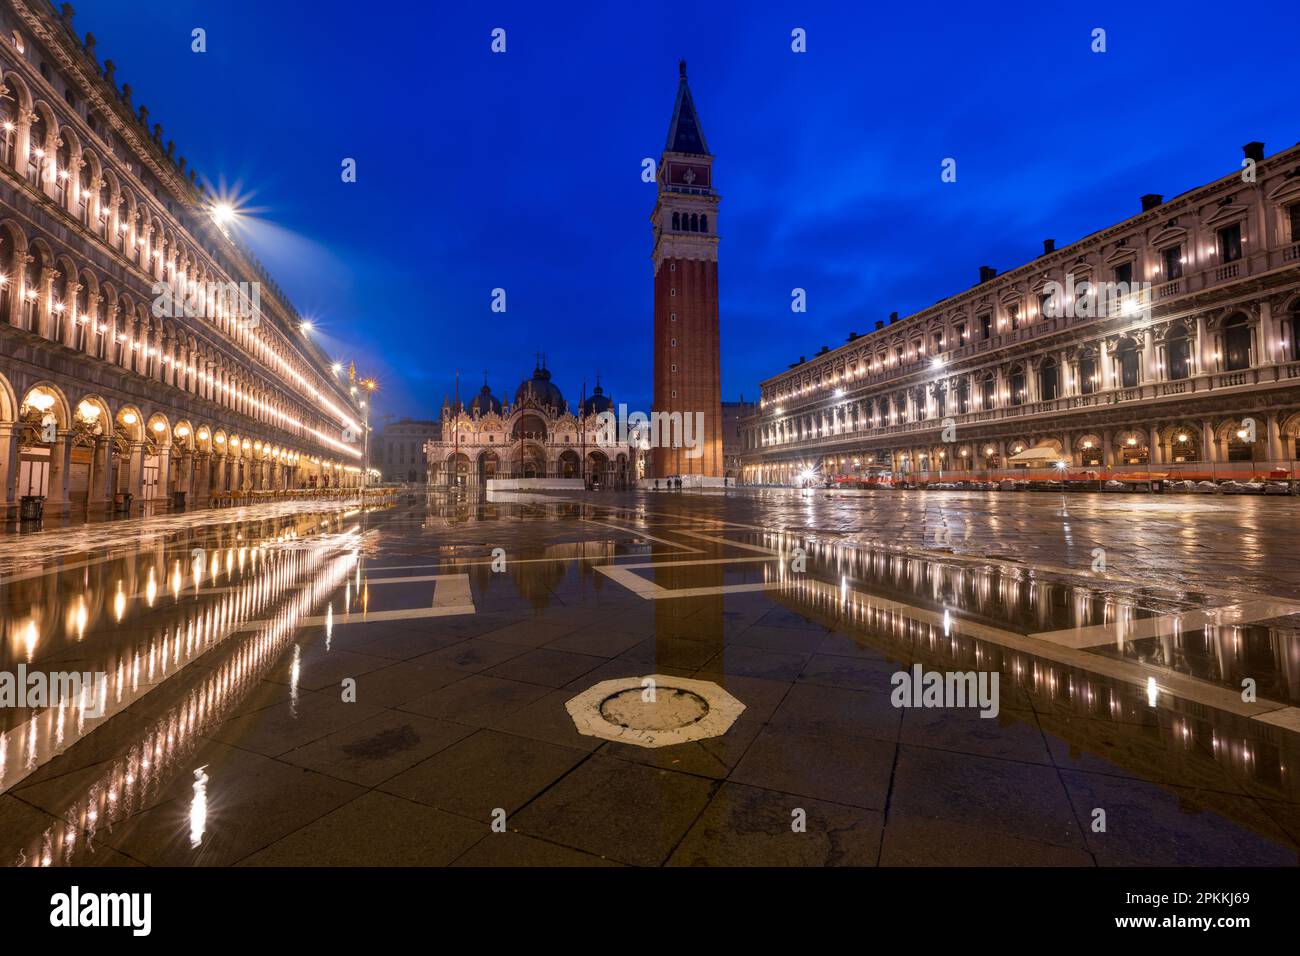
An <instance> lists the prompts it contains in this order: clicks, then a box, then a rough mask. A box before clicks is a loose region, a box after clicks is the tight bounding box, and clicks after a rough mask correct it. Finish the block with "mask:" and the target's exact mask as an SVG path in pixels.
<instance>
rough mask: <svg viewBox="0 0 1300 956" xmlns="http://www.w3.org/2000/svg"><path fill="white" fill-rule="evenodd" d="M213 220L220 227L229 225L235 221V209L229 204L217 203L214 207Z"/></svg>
mask: <svg viewBox="0 0 1300 956" xmlns="http://www.w3.org/2000/svg"><path fill="white" fill-rule="evenodd" d="M212 218H213V219H215V220H216V221H217V224H218V225H220V226H224V225H227V224H228V223H231V222H234V221H235V207H234V206H232V205H230V203H228V202H219V203H215V204H214V205H213V207H212Z"/></svg>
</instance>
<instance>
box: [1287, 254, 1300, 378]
mask: <svg viewBox="0 0 1300 956" xmlns="http://www.w3.org/2000/svg"><path fill="white" fill-rule="evenodd" d="M1296 241H1297V242H1300V236H1297V237H1296ZM1290 324H1291V330H1290V331H1291V341H1290V343H1289V346H1290V347H1289V348H1288V349H1287V351H1288V352H1290V353H1291V358H1292V359H1300V301H1298V302H1296V304H1295V305H1293V306H1291V323H1290Z"/></svg>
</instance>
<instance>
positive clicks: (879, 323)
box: [876, 319, 885, 332]
mask: <svg viewBox="0 0 1300 956" xmlns="http://www.w3.org/2000/svg"><path fill="white" fill-rule="evenodd" d="M884 327H885V320H884V319H877V320H876V331H877V332H879V331H880V330H881V329H883V328H884Z"/></svg>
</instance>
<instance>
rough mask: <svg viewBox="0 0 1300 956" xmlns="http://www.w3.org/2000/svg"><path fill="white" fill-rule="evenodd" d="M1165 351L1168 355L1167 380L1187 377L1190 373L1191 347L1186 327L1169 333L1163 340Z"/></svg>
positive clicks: (1173, 380)
mask: <svg viewBox="0 0 1300 956" xmlns="http://www.w3.org/2000/svg"><path fill="white" fill-rule="evenodd" d="M1165 352H1166V353H1167V356H1168V369H1167V370H1168V372H1169V380H1170V381H1171V382H1176V381H1178V380H1180V379H1184V378H1187V376H1188V375H1190V374H1191V358H1192V348H1191V343H1190V342H1189V341H1188V339H1187V330H1186V329H1184V328H1178V329H1175V330H1174V331H1173V332H1171V333H1170V334H1169V338H1168V339H1166V341H1165Z"/></svg>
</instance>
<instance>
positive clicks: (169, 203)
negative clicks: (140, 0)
mask: <svg viewBox="0 0 1300 956" xmlns="http://www.w3.org/2000/svg"><path fill="white" fill-rule="evenodd" d="M71 16H72V15H71V10H70V8H68V7H67V6H66V5H65V7H64V14H63V15H62V16H60V15H59V14H56V13H55V12H54V11H53V10H52V9H51V7H50V6H49V4H46V3H43V2H23V0H3V2H0V80H2V82H3V89H0V477H3V488H2V489H0V494H2V499H0V518H3V517H4V516H6V515H7V516H9V517H12V516H13V514H14V511H15V504H16V502H17V501H18V500H19V499H20V498H21V497H23V496H28V495H32V496H43V497H44V498H45V511H46V513H47V514H49V513H50V511H51V510H55V511H58V510H62V511H64V512H71V511H75V510H79V509H88V510H90V511H94V510H97V509H103V508H107V507H110V506H112V504H113V503H114V502H115V501H118V502H120V501H122V500H124V499H123V497H122V496H124V495H127V494H129V495H131V498H132V501H133V503H134V506H135V507H137V508H138V507H139V506H140V505H141V504H142V503H148V502H151V501H153V502H162V501H166V502H171V501H173V500H174V498H173V495H174V493H175V492H177V491H183V492H185V493H186V495H187V504H188V505H191V506H192V505H195V504H207V503H208V502H210V501H211V500H212V497H213V494H214V493H219V492H223V491H244V492H253V491H276V490H279V491H287V490H290V489H294V488H302V487H306V486H309V485H318V486H323V485H325V484H326V483H328V484H329V485H330V486H331V487H337V486H339V485H346V484H353V483H356V482H357V481H358V480H359V478H360V471H361V464H362V450H361V448H362V444H361V442H360V437H361V424H360V422H359V418H360V414H359V412H358V411H357V408H356V406H355V405H354V399H353V397H352V396H351V395H350V393H349V392H348V390H347V389H346V388H345V387H343V386H342V385H341V384H340V382H339V380H338V376H337V373H336V372H335V371H334V370H333V369H332V368H331V366H330V364H329V360H328V359H327V358H326V357H325V356H324V355H323V353H321V352H320V350H319V349H318V348H317V347H316V346H314V345H313V344H312V343H311V342H310V341H309V339H308V338H307V335H306V334H305V332H304V326H303V322H302V319H301V318H300V317H299V316H298V315H297V314H296V312H295V311H294V309H293V307H292V305H290V303H289V302H288V301H287V299H286V298H285V296H284V295H283V293H282V292H281V291H280V290H279V289H278V288H277V287H276V285H275V284H274V282H273V281H272V280H271V279H270V278H269V277H268V276H267V275H266V274H265V272H264V270H263V269H262V268H261V266H260V265H259V264H258V263H257V262H256V260H255V259H254V258H253V257H252V255H251V254H250V253H249V252H248V251H247V250H246V248H245V247H244V246H243V245H242V244H241V243H239V242H238V240H237V239H235V238H232V231H231V230H229V229H227V228H226V227H224V226H223V225H222V223H221V222H220V221H218V220H219V219H220V213H221V211H222V210H221V209H220V208H219V207H218V206H217V205H216V204H215V203H214V198H213V197H212V196H211V195H209V194H208V193H206V192H205V191H204V190H203V189H202V188H200V187H199V186H198V185H197V181H196V176H195V172H194V170H193V169H187V168H186V161H185V159H184V158H183V157H180V156H178V155H177V153H176V149H175V146H174V144H173V143H172V142H171V141H169V140H167V139H166V138H165V136H164V134H163V131H162V128H161V126H160V125H158V124H156V123H152V124H151V123H150V120H149V115H148V109H147V107H145V106H143V105H138V104H135V103H133V102H132V96H133V94H132V91H131V88H130V86H129V85H126V84H121V85H119V83H118V81H117V79H116V78H115V76H114V67H113V64H112V62H111V61H104V62H103V63H101V62H100V61H99V59H98V57H97V55H96V52H95V48H94V40H93V37H91V36H90V35H87V36H86V37H85V38H79V37H78V36H77V34H76V33H75V32H74V30H73V25H72V19H71ZM214 213H215V214H216V215H214ZM164 289H165V290H166V291H165V294H164V293H163V291H162V290H164ZM345 433H346V434H345Z"/></svg>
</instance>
